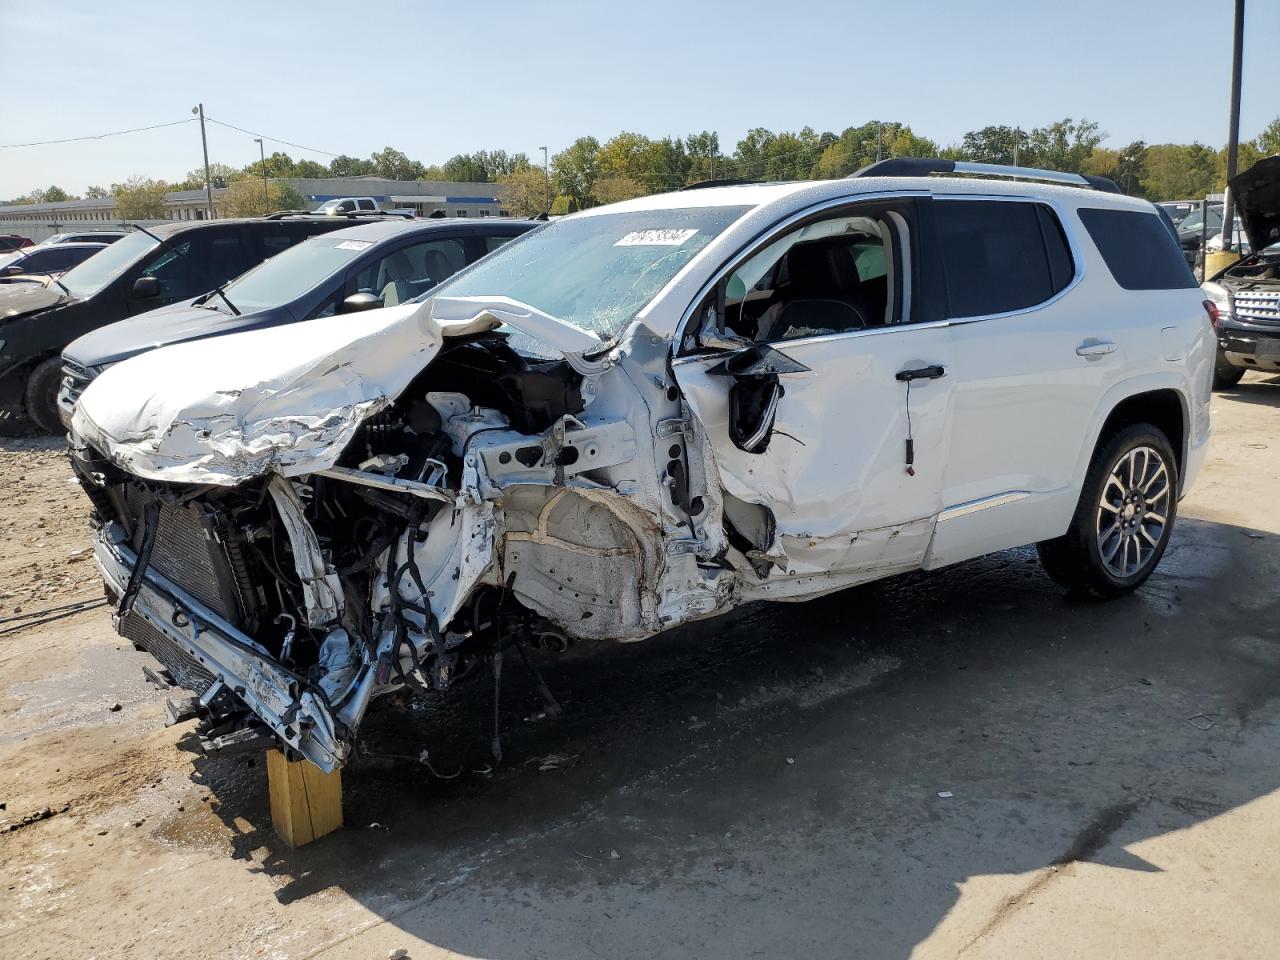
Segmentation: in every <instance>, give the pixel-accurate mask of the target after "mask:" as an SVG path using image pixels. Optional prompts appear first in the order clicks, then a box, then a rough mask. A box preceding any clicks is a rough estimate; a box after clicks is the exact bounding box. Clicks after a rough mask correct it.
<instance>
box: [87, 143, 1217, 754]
mask: <svg viewBox="0 0 1280 960" xmlns="http://www.w3.org/2000/svg"><path fill="white" fill-rule="evenodd" d="M961 173H967V174H973V173H986V174H988V176H987V178H985V179H976V178H973V177H958V176H941V175H938V174H961ZM991 174H1002V175H1006V176H1014V177H1018V178H1021V179H1019V180H1017V181H1010V180H1008V179H998V178H997V177H995V176H991ZM1048 180H1057V181H1061V183H1060V184H1054V185H1045V183H1043V182H1032V181H1048ZM1063 184H1069V185H1063ZM1100 186H1101V187H1105V186H1106V184H1105V183H1101V184H1100V183H1099V182H1097V181H1092V180H1089V179H1088V178H1084V177H1078V176H1074V175H1070V174H1054V173H1046V172H1043V171H1029V170H1021V169H1012V168H984V167H981V166H979V165H966V164H962V163H951V162H944V161H901V160H895V161H887V162H886V164H882V165H878V166H877V167H876V168H872V169H869V170H867V171H863V172H862V173H861V174H860V175H855V176H854V177H852V178H850V179H846V180H837V181H823V182H814V183H774V184H752V185H736V186H720V187H712V188H707V189H690V190H685V191H681V192H677V193H670V194H664V195H662V196H653V197H645V198H642V199H637V200H632V201H627V202H625V203H620V204H615V205H612V206H608V207H601V208H598V209H594V210H588V211H585V212H583V213H580V214H576V215H573V216H569V217H565V218H563V219H560V220H556V221H554V222H552V223H549V224H548V225H546V226H544V227H542V228H540V229H539V230H536V231H533V232H531V233H528V234H526V235H525V236H523V237H521V238H519V239H518V240H515V241H513V242H511V243H509V244H507V245H506V246H504V247H502V248H501V249H500V250H498V251H497V252H495V253H494V254H493V255H491V256H489V257H487V258H485V259H483V260H481V261H479V262H478V263H476V264H475V265H473V266H471V267H469V268H468V269H466V270H464V271H462V272H461V273H459V274H457V275H456V276H455V277H453V278H452V279H450V280H449V281H447V282H446V283H444V284H443V285H442V286H440V287H438V288H437V289H436V290H435V291H433V292H432V295H431V296H430V297H429V298H424V299H421V300H419V301H417V302H411V303H408V304H404V305H401V306H399V307H394V308H388V309H384V310H380V311H375V312H370V313H367V314H356V315H349V316H341V317H332V318H327V319H320V320H314V321H311V322H309V323H307V324H306V325H305V326H306V328H307V329H306V330H305V331H303V330H301V329H300V328H299V327H297V326H292V327H277V328H273V329H267V330H260V331H254V332H251V333H244V334H239V335H232V336H224V337H219V338H217V339H214V340H210V341H205V342H197V343H190V344H181V345H177V346H172V347H168V348H164V349H160V350H156V351H153V352H150V353H146V354H143V355H142V356H139V357H137V358H134V359H131V360H128V361H125V362H123V363H120V364H118V365H116V366H114V367H112V368H111V369H109V370H108V371H106V372H105V373H104V374H103V375H102V376H101V377H99V378H98V379H97V380H95V381H94V383H93V384H92V385H91V386H90V387H89V389H88V390H87V391H86V392H85V394H84V396H83V398H82V399H81V402H80V404H79V405H78V406H77V408H76V413H75V417H74V422H73V434H72V442H73V447H74V448H75V450H74V452H75V457H76V461H77V467H78V472H79V475H80V477H81V479H82V481H83V483H84V486H85V489H86V490H87V491H88V493H89V494H90V496H91V497H92V498H93V499H94V502H95V505H96V507H97V510H98V513H99V515H100V518H101V520H102V524H101V527H100V529H99V532H98V535H97V546H96V556H97V562H98V565H99V567H100V569H101V571H102V573H103V576H104V577H105V579H106V582H107V587H108V590H109V592H110V593H111V594H113V595H114V596H116V597H118V598H119V599H120V604H119V614H120V617H119V621H118V622H119V625H120V630H121V632H123V633H124V634H125V635H127V636H129V637H131V638H132V639H133V640H134V641H135V643H137V644H138V645H140V646H142V647H145V648H146V649H148V650H150V651H151V652H152V653H154V654H155V655H156V656H157V657H159V658H160V659H161V660H162V661H164V662H165V663H166V665H168V666H169V668H170V670H171V672H172V673H173V674H174V675H175V676H176V677H178V678H179V679H180V682H182V683H183V684H184V685H186V686H189V687H192V688H194V689H196V690H197V691H198V692H201V693H202V694H203V695H204V699H203V702H204V703H205V705H206V707H207V708H208V709H209V710H210V711H212V712H214V713H215V714H216V715H217V716H218V717H219V722H221V720H222V719H225V718H226V717H227V716H240V717H241V718H242V719H243V718H248V719H250V720H252V721H253V722H255V723H257V722H258V721H260V722H261V724H265V726H266V727H268V728H270V731H271V732H272V733H274V735H275V736H277V737H278V738H280V739H281V740H283V741H284V742H285V744H287V745H288V746H289V747H290V748H292V749H294V750H296V751H298V752H300V753H301V754H303V755H305V756H306V757H308V758H310V759H311V760H312V761H314V762H315V763H316V764H318V765H320V766H321V767H324V768H326V769H331V768H333V767H335V766H338V765H340V764H341V763H342V762H343V761H344V759H345V757H346V756H347V754H348V751H349V750H350V748H351V744H352V742H353V738H354V731H355V729H356V728H357V726H358V725H359V723H360V721H361V718H362V717H363V715H364V713H365V710H366V708H367V706H368V704H369V702H370V700H371V699H372V698H373V697H374V696H376V695H378V694H380V693H383V692H386V691H389V690H393V689H396V688H399V687H402V686H408V687H410V688H412V689H414V690H418V691H426V690H428V689H434V690H437V691H440V690H445V689H447V688H449V687H450V686H451V685H452V684H453V683H454V682H455V681H456V680H457V679H458V678H459V677H461V676H462V675H463V674H465V673H467V672H469V671H470V670H472V669H473V668H478V667H483V665H484V664H486V663H494V664H496V663H498V662H500V659H499V658H495V657H494V654H495V652H497V651H500V650H501V649H503V647H505V646H507V645H513V644H529V645H534V646H539V647H542V648H544V649H555V650H558V649H562V648H563V647H564V646H565V645H567V644H568V643H570V642H572V641H573V640H576V639H595V640H639V639H643V638H645V637H647V636H650V635H652V634H654V633H656V632H658V631H661V630H663V629H665V628H667V627H670V626H673V625H676V624H679V623H682V622H685V621H688V620H691V619H695V618H700V617H706V616H711V615H714V614H717V613H721V612H723V611H725V610H728V609H730V608H732V607H734V606H735V605H738V604H742V603H745V602H749V601H754V600H762V599H764V600H803V599H806V598H809V597H813V596H817V595H819V594H823V593H827V592H830V591H833V590H839V589H842V588H844V587H848V586H850V585H852V584H856V583H861V582H864V581H868V580H873V579H876V578H879V577H885V576H889V575H891V574H895V573H899V572H902V571H906V570H912V569H917V568H926V569H933V568H937V567H941V566H945V565H947V564H951V563H956V562H957V561H960V560H964V559H966V558H969V557H974V556H977V555H979V554H983V553H987V552H989V551H993V550H999V549H1002V548H1006V547H1012V546H1017V545H1019V544H1026V543H1033V542H1034V543H1037V544H1038V547H1039V552H1040V556H1041V559H1042V561H1043V563H1044V566H1045V569H1046V570H1047V571H1048V573H1049V574H1050V575H1051V576H1052V577H1054V578H1055V579H1056V580H1059V581H1060V582H1062V583H1064V584H1068V585H1070V586H1072V587H1076V588H1081V589H1087V590H1091V591H1093V592H1095V593H1098V594H1102V595H1114V594H1118V593H1122V592H1124V591H1127V590H1132V589H1133V588H1134V587H1136V586H1137V585H1138V584H1140V583H1142V582H1143V580H1145V579H1146V577H1147V576H1148V575H1150V573H1151V571H1152V569H1153V568H1154V567H1155V565H1156V564H1157V563H1158V561H1159V559H1160V556H1161V554H1162V553H1163V551H1164V549H1165V546H1166V545H1167V544H1168V542H1169V537H1170V534H1171V531H1172V528H1173V523H1174V517H1175V515H1176V512H1177V504H1178V499H1179V497H1181V496H1182V494H1183V493H1184V492H1185V491H1186V490H1187V488H1188V486H1189V485H1190V484H1191V482H1192V480H1193V479H1194V478H1195V476H1196V474H1197V473H1198V471H1199V469H1200V466H1201V464H1202V462H1203V461H1204V457H1205V449H1206V444H1207V442H1208V438H1209V396H1210V378H1211V374H1212V370H1213V362H1214V350H1215V342H1214V337H1213V334H1212V330H1211V327H1210V323H1209V317H1208V313H1207V311H1206V309H1205V306H1204V303H1203V301H1202V298H1201V294H1200V293H1199V291H1198V289H1197V287H1196V283H1195V280H1194V279H1193V277H1192V275H1191V272H1190V270H1189V269H1188V268H1187V266H1186V263H1185V261H1184V260H1183V258H1182V256H1181V253H1180V251H1179V248H1178V245H1177V243H1176V241H1175V239H1174V236H1173V234H1172V233H1171V231H1170V230H1169V229H1168V227H1167V226H1166V224H1165V222H1164V221H1163V220H1162V219H1161V218H1160V217H1159V216H1158V215H1157V213H1156V211H1155V208H1154V207H1152V206H1151V205H1150V204H1148V203H1146V202H1143V201H1139V200H1135V199H1130V198H1127V197H1123V196H1119V195H1118V194H1117V193H1114V192H1107V191H1106V190H1104V189H1099V187H1100ZM424 296H425V295H424ZM304 332H305V336H302V335H300V334H301V333H304ZM248 711H252V714H249V713H248ZM237 712H238V713H237ZM254 718H256V719H254ZM223 729H226V726H225V724H223Z"/></svg>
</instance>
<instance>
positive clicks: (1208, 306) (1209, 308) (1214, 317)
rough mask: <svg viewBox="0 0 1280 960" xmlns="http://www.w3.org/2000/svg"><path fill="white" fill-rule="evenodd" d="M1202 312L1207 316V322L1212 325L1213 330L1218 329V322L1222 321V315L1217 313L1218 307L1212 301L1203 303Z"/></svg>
mask: <svg viewBox="0 0 1280 960" xmlns="http://www.w3.org/2000/svg"><path fill="white" fill-rule="evenodd" d="M1204 312H1205V313H1207V314H1208V315H1209V322H1210V323H1211V324H1213V329H1215V330H1217V329H1218V321H1219V320H1221V319H1222V314H1220V313H1219V312H1218V305H1217V304H1216V303H1214V302H1213V301H1212V300H1205V301H1204Z"/></svg>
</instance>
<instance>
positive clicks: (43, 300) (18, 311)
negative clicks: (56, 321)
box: [0, 283, 69, 320]
mask: <svg viewBox="0 0 1280 960" xmlns="http://www.w3.org/2000/svg"><path fill="white" fill-rule="evenodd" d="M59 300H67V295H66V294H65V293H63V292H62V291H61V290H59V289H58V287H57V285H56V284H50V285H49V286H47V287H46V286H44V285H43V284H40V283H9V284H0V320H7V319H9V318H10V317H17V316H20V315H22V314H24V313H34V312H35V311H37V310H44V309H46V308H48V307H52V306H53V305H54V304H55V303H57V302H58V301H59ZM68 302H69V301H68Z"/></svg>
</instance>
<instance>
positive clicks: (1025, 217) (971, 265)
mask: <svg viewBox="0 0 1280 960" xmlns="http://www.w3.org/2000/svg"><path fill="white" fill-rule="evenodd" d="M934 211H935V212H934V218H935V222H936V224H937V232H938V244H939V247H940V250H941V253H942V261H943V264H944V266H945V269H946V276H947V297H948V300H949V310H948V314H949V315H950V316H952V317H981V316H989V315H992V314H1000V313H1010V312H1013V311H1015V310H1025V309H1027V308H1029V307H1034V306H1036V305H1038V304H1041V303H1044V302H1045V301H1046V300H1049V299H1051V298H1052V297H1053V296H1054V295H1055V294H1057V293H1058V292H1060V291H1061V290H1063V289H1064V288H1065V287H1066V286H1067V285H1068V284H1069V283H1070V282H1071V279H1072V277H1073V276H1074V275H1075V267H1074V265H1073V262H1072V260H1071V251H1070V249H1069V248H1068V246H1067V241H1066V237H1065V236H1064V235H1063V232H1062V226H1061V224H1059V222H1058V218H1057V216H1056V215H1055V214H1054V213H1053V211H1052V210H1050V209H1049V208H1048V207H1047V206H1045V205H1044V204H1042V203H1035V202H1031V201H1021V200H1012V201H1003V200H1000V201H996V200H939V201H938V202H937V203H935V204H934Z"/></svg>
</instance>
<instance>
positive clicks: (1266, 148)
mask: <svg viewBox="0 0 1280 960" xmlns="http://www.w3.org/2000/svg"><path fill="white" fill-rule="evenodd" d="M1253 148H1254V149H1255V150H1257V151H1258V153H1259V154H1260V155H1261V156H1264V157H1270V156H1272V155H1273V154H1277V153H1280V117H1276V118H1275V119H1274V120H1272V121H1271V122H1270V123H1268V124H1267V125H1266V127H1264V128H1263V130H1262V132H1261V133H1260V134H1258V135H1257V136H1256V137H1254V138H1253Z"/></svg>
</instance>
